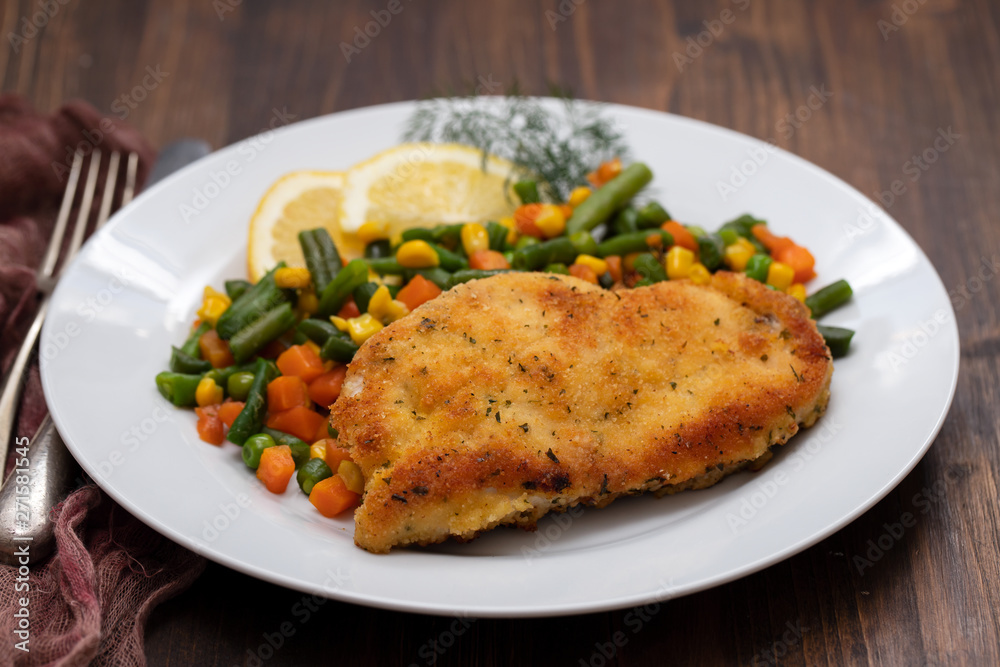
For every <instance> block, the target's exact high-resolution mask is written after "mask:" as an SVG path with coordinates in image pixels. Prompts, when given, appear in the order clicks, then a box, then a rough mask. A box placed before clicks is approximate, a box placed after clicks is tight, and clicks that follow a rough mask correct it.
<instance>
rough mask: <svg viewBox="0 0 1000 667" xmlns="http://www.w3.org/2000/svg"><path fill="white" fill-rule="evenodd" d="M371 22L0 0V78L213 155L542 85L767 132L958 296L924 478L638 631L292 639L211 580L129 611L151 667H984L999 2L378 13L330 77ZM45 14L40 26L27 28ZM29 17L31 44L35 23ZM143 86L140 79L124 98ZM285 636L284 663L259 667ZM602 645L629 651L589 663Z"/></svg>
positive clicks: (237, 586) (188, 4) (227, 577)
mask: <svg viewBox="0 0 1000 667" xmlns="http://www.w3.org/2000/svg"><path fill="white" fill-rule="evenodd" d="M388 4H389V3H388V2H381V1H376V2H374V3H371V4H366V3H362V2H354V1H338V2H326V1H323V0H286V1H285V2H281V3H277V2H275V3H268V2H264V1H262V0H243V1H242V2H241V1H240V0H214V1H213V0H143V1H137V0H102V1H101V2H94V1H87V2H84V1H82V0H68V1H67V0H58V1H56V0H52V1H50V2H48V3H44V2H42V1H41V0H30V1H28V0H4V2H3V3H2V5H0V6H2V7H3V9H2V17H0V20H2V31H0V34H2V35H3V36H4V39H5V40H6V41H7V42H8V44H5V45H4V46H3V48H0V76H2V79H3V90H5V91H18V92H20V93H22V94H24V95H25V96H27V97H28V98H29V99H30V100H31V101H32V102H33V103H34V104H35V105H37V106H38V107H39V108H41V109H43V110H51V109H54V108H55V107H57V106H58V105H59V104H61V103H62V102H64V101H65V100H67V99H69V98H73V97H82V98H84V99H87V100H89V101H90V102H92V103H93V104H94V105H96V106H97V107H98V108H100V109H102V110H103V111H105V112H106V113H109V114H115V115H118V116H122V115H123V114H125V113H127V117H128V120H129V122H131V123H134V124H135V125H136V126H137V127H139V128H140V129H141V130H142V131H143V132H144V133H145V134H146V135H147V136H148V137H149V139H150V140H151V141H152V142H153V143H154V145H157V146H162V145H164V144H165V143H168V142H170V141H171V140H173V139H177V138H180V137H190V136H194V137H201V138H204V139H206V140H208V141H209V142H210V143H212V144H213V145H214V146H216V147H219V146H223V145H225V144H229V143H232V142H235V141H237V140H240V139H242V138H245V137H247V136H249V135H252V134H255V133H257V132H258V131H260V130H261V129H263V128H265V127H266V126H267V124H268V122H269V120H270V119H271V118H272V116H273V114H274V113H275V111H274V110H275V109H278V110H284V111H286V112H287V113H289V114H293V115H294V116H295V118H296V119H305V118H310V117H313V116H317V115H320V114H326V113H330V112H334V111H339V110H343V109H351V108H355V107H359V106H365V105H370V104H378V103H382V102H393V101H397V100H407V99H413V98H419V97H422V96H426V95H429V94H432V93H436V92H442V91H467V90H470V89H473V88H476V87H477V86H483V87H484V88H483V89H484V90H487V91H488V92H494V93H498V92H504V91H507V90H510V89H512V87H513V86H514V85H515V82H516V83H517V84H518V85H519V86H520V87H521V89H523V90H525V91H528V92H533V93H544V92H545V91H546V90H547V87H548V84H549V83H557V84H559V85H561V86H564V87H568V88H570V89H571V90H572V91H573V92H574V93H575V95H577V96H579V97H586V98H593V99H600V100H607V101H613V102H620V103H625V104H633V105H637V106H641V107H648V108H651V109H660V110H665V111H670V112H673V113H678V114H682V115H685V116H691V117H694V118H699V119H703V120H706V121H709V122H712V123H717V124H719V125H722V126H725V127H729V128H733V129H735V130H738V131H741V132H745V133H747V134H749V135H752V136H755V137H759V138H762V139H771V138H773V139H775V140H776V141H777V143H778V145H780V146H782V147H784V148H787V149H788V150H790V151H792V152H793V153H796V154H797V155H800V156H802V157H804V158H806V159H807V160H810V161H812V162H814V163H816V164H818V165H819V166H821V167H823V168H825V169H827V170H829V171H831V172H832V173H834V174H836V175H838V176H840V177H841V178H843V179H844V180H846V181H847V182H848V183H850V184H851V185H853V186H854V187H856V188H858V189H859V190H860V191H861V192H863V193H865V194H867V195H869V196H872V197H874V196H876V193H880V192H886V191H891V187H892V184H893V182H894V181H897V180H898V181H901V183H902V184H904V185H905V187H906V190H905V192H903V193H902V194H898V195H895V196H894V201H891V202H889V201H888V197H886V198H885V203H886V207H887V209H888V211H889V212H890V214H891V215H892V216H893V217H895V218H896V219H897V220H899V221H900V223H901V224H902V225H903V226H904V227H905V228H906V229H907V231H908V232H909V233H910V234H911V235H912V236H913V237H914V238H915V239H916V241H917V242H918V243H919V244H920V246H921V247H922V248H923V249H924V251H925V252H926V253H927V254H928V256H929V257H930V259H931V261H932V262H933V263H934V265H935V267H936V268H937V270H938V271H939V272H940V275H941V277H942V280H943V281H944V284H945V286H946V287H947V288H948V289H949V290H951V291H953V292H954V293H955V294H956V295H957V296H961V297H962V298H961V300H959V299H958V298H957V297H956V300H955V305H956V306H957V309H956V310H957V317H958V324H959V329H960V331H961V336H962V359H961V376H960V378H959V383H958V390H957V394H956V397H955V402H954V405H953V406H952V409H951V413H950V414H949V416H948V418H947V420H946V421H945V423H944V427H943V429H942V431H941V434H940V435H939V437H938V438H937V442H936V443H935V444H934V446H933V447H932V448H931V450H930V452H929V453H928V454H927V456H926V457H925V458H924V460H923V461H922V462H921V463H920V464H919V465H918V466H917V467H916V469H915V470H914V471H913V472H912V473H911V474H910V475H909V476H908V477H907V478H906V479H905V480H904V481H903V482H902V484H900V485H899V487H898V488H897V489H895V490H894V491H893V492H892V493H890V494H889V495H888V496H887V497H886V498H885V499H884V500H882V501H881V502H880V503H879V504H878V505H876V506H875V507H874V508H873V509H871V510H870V511H869V512H867V513H866V514H864V515H863V516H861V517H860V518H859V519H857V520H856V521H855V522H853V523H852V524H850V525H849V526H847V527H846V528H844V529H843V530H841V531H840V532H838V533H836V534H835V535H833V536H832V537H830V538H828V539H826V540H824V541H823V542H821V543H819V544H817V545H816V546H814V547H812V548H810V549H808V550H806V551H805V552H803V553H801V554H799V555H797V556H795V557H793V558H790V559H788V560H786V561H784V562H782V563H780V564H778V565H775V566H773V567H770V568H768V569H766V570H764V571H762V572H759V573H758V574H755V575H752V576H749V577H746V578H744V579H740V580H738V581H735V582H733V583H730V584H727V585H724V586H720V587H718V588H715V589H712V590H709V591H706V592H703V593H699V594H696V595H691V596H689V597H686V598H682V599H677V600H673V601H670V602H668V603H666V604H663V605H662V606H660V607H659V608H658V609H655V610H652V613H649V614H646V615H645V616H642V617H639V616H637V615H636V614H637V612H636V610H622V611H615V612H610V613H600V614H591V615H586V616H577V617H569V618H551V619H535V620H478V621H474V622H468V621H467V622H464V623H461V622H460V623H456V621H455V619H450V618H436V617H430V616H420V615H414V614H404V613H396V612H390V611H382V610H377V609H369V608H365V607H358V606H353V605H349V604H343V603H340V602H334V601H326V602H320V603H319V604H318V605H316V606H315V609H314V610H312V611H310V612H309V614H310V617H309V619H308V620H307V621H305V622H303V614H302V613H301V610H302V609H303V607H301V606H299V607H296V605H300V604H301V603H302V601H303V595H302V594H301V593H296V592H293V591H290V590H287V589H283V588H280V587H277V586H273V585H271V584H267V583H264V582H261V581H258V580H256V579H253V578H250V577H247V576H244V575H242V574H238V573H236V572H233V571H231V570H228V569H226V568H224V567H221V566H217V565H210V566H209V567H208V569H207V571H206V572H205V574H204V575H203V576H202V577H201V578H200V579H199V580H198V581H197V582H196V583H195V585H194V586H193V587H192V588H191V589H190V590H189V591H187V592H186V593H184V594H182V595H181V596H179V597H177V598H176V599H174V600H171V601H169V602H167V603H165V604H163V605H162V606H161V607H159V608H158V609H157V610H156V611H155V612H154V614H153V615H152V618H151V619H150V621H149V626H148V644H147V652H148V656H149V662H150V664H152V665H234V664H251V665H256V664H267V665H304V664H318V663H330V664H344V665H394V664H404V665H409V664H417V665H431V664H437V665H483V666H487V665H529V664H532V665H533V664H538V665H580V664H584V665H586V664H591V665H602V664H609V665H628V666H631V665H659V664H666V663H668V662H669V663H676V664H706V665H712V664H771V663H774V662H779V663H781V664H835V665H836V664H886V665H920V664H929V665H951V664H983V665H990V664H1000V615H998V612H997V609H998V608H1000V571H998V570H1000V558H998V534H997V531H998V525H1000V517H998V490H997V479H998V476H1000V450H998V446H997V444H998V424H1000V418H998V413H997V411H998V397H1000V393H998V390H997V387H998V385H1000V378H998V375H1000V373H998V363H997V360H998V351H1000V329H998V314H997V304H998V303H1000V280H993V279H992V278H993V274H992V273H991V274H990V275H989V277H988V278H986V279H982V278H980V277H978V274H977V272H979V271H980V269H981V267H982V266H983V262H984V261H985V262H990V261H993V262H995V261H996V260H997V259H1000V256H998V254H997V253H998V252H1000V226H998V224H997V212H998V211H1000V164H998V156H1000V125H998V123H997V122H996V120H997V109H998V108H1000V71H998V70H1000V31H998V26H1000V5H998V4H997V3H995V2H992V1H991V0H968V1H962V0H894V1H889V0H882V1H879V0H829V1H827V2H792V1H791V0H788V1H782V0H733V1H732V2H730V1H729V0H717V1H715V2H697V1H695V0H684V1H682V0H678V1H676V2H654V1H652V0H650V1H624V0H619V1H617V2H606V1H602V0H575V1H573V0H563V1H562V2H561V3H559V2H556V1H555V0H552V1H550V2H534V1H528V0H508V1H504V2H499V1H498V2H474V3H473V2H463V1H462V0H451V1H448V2H433V3H431V2H411V1H410V0H401V5H400V6H401V7H402V11H400V12H399V13H398V14H397V15H394V16H392V19H391V21H390V22H389V24H388V25H386V26H385V27H383V28H381V30H380V32H379V34H378V35H376V36H375V37H374V38H372V39H371V40H370V43H369V44H368V45H367V46H365V47H364V48H362V49H360V50H359V52H357V53H351V54H349V55H350V62H348V58H347V57H345V55H344V52H343V49H342V46H341V43H342V42H350V41H351V40H353V39H354V35H355V28H356V27H363V26H364V24H365V23H367V22H368V21H370V20H372V16H371V15H370V13H369V12H370V11H372V10H376V11H379V10H383V9H385V7H386V6H387V5H388ZM45 6H48V7H49V9H48V11H49V12H52V13H53V14H54V15H53V16H51V18H48V17H46V18H45V20H44V21H42V20H41V19H39V18H38V16H39V15H38V14H37V12H40V11H43V12H44V11H46V10H45ZM53 8H55V11H54V12H53ZM724 11H729V12H732V14H731V15H728V14H724V13H723V12H724ZM383 16H384V15H383ZM32 17H34V19H35V20H36V22H39V23H44V24H45V25H44V27H43V28H41V29H37V30H32V28H31V26H30V25H29V23H26V21H29V22H30V21H31V20H32ZM728 18H731V19H732V20H730V21H726V19H728ZM706 21H707V22H708V23H707V24H706ZM720 25H721V28H720ZM713 27H714V28H715V29H716V32H718V33H719V34H718V35H717V36H712V37H711V39H709V38H707V37H706V36H705V35H704V34H703V35H701V37H700V39H701V42H702V44H705V45H704V46H702V47H701V51H700V52H699V51H698V49H697V48H695V47H691V44H692V43H697V40H698V39H699V34H700V33H703V32H704V31H706V30H709V31H710V30H711V29H712V28H713ZM706 34H708V33H706ZM11 35H13V36H14V37H13V38H12V37H11ZM22 38H23V39H22ZM688 49H690V51H689V52H688V55H690V56H691V59H690V62H686V61H683V59H681V62H680V66H679V65H678V56H676V55H675V54H684V53H685V51H686V50H688ZM150 70H152V71H158V72H159V74H160V75H159V77H158V78H160V79H161V81H159V82H158V83H156V84H155V85H153V86H151V87H149V88H150V89H149V90H147V91H145V92H144V94H135V90H136V87H137V86H142V85H143V80H144V78H146V77H147V74H148V72H149V71H150ZM146 81H147V83H148V82H149V81H150V79H148V78H147V79H146ZM487 86H488V88H487ZM814 90H824V91H829V92H830V93H831V95H830V96H829V99H828V100H826V101H825V102H823V103H822V104H821V105H814V106H818V108H816V109H812V110H809V111H808V113H804V112H801V111H800V118H801V117H804V116H808V118H807V119H805V120H796V119H795V117H794V116H791V117H790V116H789V114H795V113H796V111H797V110H799V108H800V107H802V105H806V104H808V102H809V97H810V95H811V94H812V91H814ZM123 96H128V97H127V98H124V97H123ZM139 96H141V97H142V98H143V99H142V100H141V101H140V100H137V99H136V98H137V97H139ZM789 129H791V130H792V131H791V132H789V131H788V130H789ZM949 129H950V131H952V132H954V133H957V134H958V135H959V138H958V139H956V140H955V141H954V143H953V145H952V146H951V147H950V148H949V150H947V151H946V152H941V153H940V154H939V155H937V156H936V159H935V161H934V162H933V163H923V165H922V166H918V167H917V169H918V171H916V172H914V171H913V168H914V164H913V163H912V162H910V161H911V160H912V159H913V157H914V156H915V155H920V154H922V153H923V152H924V151H925V149H927V148H928V147H931V146H933V142H934V139H935V137H936V136H938V133H939V131H945V132H947V131H949ZM678 159H683V156H678ZM914 175H916V176H917V178H914ZM963 289H964V290H965V292H964V294H963V293H962V292H961V290H963ZM885 400H886V401H889V402H891V401H894V400H899V399H896V398H895V397H893V396H886V397H885ZM864 465H865V462H864V461H858V466H864ZM845 484H850V480H845ZM907 512H909V513H910V514H912V515H913V517H914V521H915V524H914V525H912V527H908V528H906V529H905V530H904V531H903V532H902V534H901V535H900V536H899V537H898V538H894V539H893V540H892V544H891V546H890V548H888V549H886V550H885V551H884V553H880V554H876V555H878V558H875V559H873V560H872V564H871V566H870V567H863V568H862V567H859V566H858V565H857V562H856V561H855V560H854V557H855V556H859V555H860V556H865V555H866V554H867V553H868V552H869V550H870V548H871V547H870V541H872V542H874V543H877V541H878V539H879V537H880V536H882V535H883V533H885V532H886V530H887V528H886V527H885V526H886V524H889V525H890V526H891V525H892V524H895V523H898V522H899V521H900V519H901V517H902V516H903V515H904V513H907ZM614 567H615V564H614V563H608V568H609V569H611V568H614ZM579 585H580V586H586V585H587V582H586V581H581V582H579ZM307 602H308V600H307ZM640 618H641V619H642V620H641V622H639V619H640ZM283 624H287V625H285V626H284V630H285V634H286V635H287V634H290V636H287V637H285V638H283V639H281V644H282V645H281V647H280V648H278V649H277V650H273V651H271V650H269V649H267V648H263V649H262V648H261V647H266V646H267V642H268V637H271V638H272V640H275V641H274V642H273V643H278V642H277V641H276V637H278V636H279V635H280V634H281V633H282V626H283ZM637 625H638V626H639V627H638V630H637ZM289 630H290V631H292V632H291V633H289ZM276 633H277V634H276ZM615 633H620V634H618V635H617V637H618V638H619V639H622V638H623V639H624V640H625V642H624V643H623V642H621V641H620V642H619V643H623V645H622V646H619V647H614V651H613V653H614V655H613V656H611V657H609V658H607V659H605V658H603V657H602V656H601V653H600V651H601V647H603V648H604V650H605V651H607V652H608V653H611V652H612V651H611V648H610V647H611V646H613V644H609V642H613V641H614V639H615V637H616V634H615Z"/></svg>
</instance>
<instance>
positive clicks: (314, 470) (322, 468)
mask: <svg viewBox="0 0 1000 667" xmlns="http://www.w3.org/2000/svg"><path fill="white" fill-rule="evenodd" d="M327 477H333V471H332V470H330V466H328V465H327V464H326V461H324V460H323V459H320V458H316V459H309V460H308V461H306V462H305V463H304V464H303V465H302V467H301V468H299V471H298V472H297V473H296V474H295V481H297V482H298V483H299V488H300V489H302V493H304V494H306V495H307V496H308V495H309V494H310V493H312V490H313V487H314V486H315V485H316V482H320V481H323V480H324V479H326V478H327Z"/></svg>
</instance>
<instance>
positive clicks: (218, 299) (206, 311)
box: [198, 285, 232, 327]
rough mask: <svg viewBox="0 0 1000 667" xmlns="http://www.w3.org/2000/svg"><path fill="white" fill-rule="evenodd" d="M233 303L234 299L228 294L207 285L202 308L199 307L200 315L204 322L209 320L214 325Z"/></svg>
mask: <svg viewBox="0 0 1000 667" xmlns="http://www.w3.org/2000/svg"><path fill="white" fill-rule="evenodd" d="M231 303H232V300H230V298H229V297H228V296H226V295H225V294H223V293H222V292H219V291H217V290H214V289H212V288H211V287H209V286H208V285H206V286H205V296H204V298H203V299H202V302H201V308H199V309H198V317H199V318H200V319H201V321H202V322H208V323H209V324H211V325H212V326H213V327H214V326H215V323H216V322H217V321H218V319H219V317H220V316H221V315H222V313H224V312H226V309H227V308H229V305H230V304H231Z"/></svg>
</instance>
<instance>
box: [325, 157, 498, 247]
mask: <svg viewBox="0 0 1000 667" xmlns="http://www.w3.org/2000/svg"><path fill="white" fill-rule="evenodd" d="M482 157H483V154H482V152H480V151H479V150H477V149H475V148H470V147H468V146H462V145H459V144H432V143H415V144H401V145H399V146H396V147H395V148H391V149H389V150H387V151H383V152H382V153H379V154H378V155H376V156H375V157H373V158H371V159H369V160H367V161H365V162H362V163H360V164H358V165H355V166H354V167H351V169H349V170H348V171H347V173H346V174H345V176H344V190H343V198H342V199H341V201H340V216H339V218H340V225H341V227H342V229H343V230H344V232H345V234H352V233H356V232H357V230H358V228H359V227H361V225H362V224H363V223H366V222H374V223H376V224H379V225H380V226H382V227H384V228H387V229H388V231H389V232H390V233H394V232H399V231H402V230H403V229H407V228H410V227H426V226H432V225H437V224H440V223H446V224H450V223H457V222H486V221H488V220H497V219H499V218H502V217H504V216H508V215H511V214H512V213H513V211H514V205H513V202H514V201H516V200H515V199H514V198H513V196H512V195H511V193H510V192H509V191H508V188H505V187H504V184H505V182H506V181H507V178H508V176H509V175H510V173H511V171H512V170H513V169H514V165H513V164H512V163H510V162H508V161H507V160H503V159H501V158H498V157H495V156H490V157H489V158H488V159H487V161H486V169H485V171H484V170H483V160H482Z"/></svg>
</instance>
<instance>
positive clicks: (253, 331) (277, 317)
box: [229, 303, 296, 363]
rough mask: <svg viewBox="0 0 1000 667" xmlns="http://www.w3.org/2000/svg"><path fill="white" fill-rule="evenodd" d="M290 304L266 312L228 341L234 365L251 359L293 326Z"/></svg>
mask: <svg viewBox="0 0 1000 667" xmlns="http://www.w3.org/2000/svg"><path fill="white" fill-rule="evenodd" d="M295 320H296V317H295V311H294V310H293V309H292V304H290V303H283V304H281V305H280V306H278V307H277V308H274V309H272V310H269V311H267V312H266V313H264V315H263V317H261V318H259V319H257V320H254V321H253V322H250V323H249V324H247V325H246V326H245V327H243V328H242V329H240V330H239V331H237V332H236V334H235V335H234V336H233V337H232V338H230V339H229V350H230V351H231V352H232V353H233V359H235V360H236V363H242V362H244V361H246V360H247V359H249V358H250V357H252V356H253V355H254V353H255V352H257V350H259V349H260V348H262V347H264V346H265V345H267V344H268V343H270V342H271V341H272V340H274V339H275V338H277V337H279V336H280V335H281V334H283V333H285V332H286V331H288V330H289V329H291V328H292V327H294V326H295Z"/></svg>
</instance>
